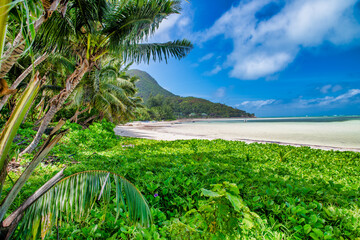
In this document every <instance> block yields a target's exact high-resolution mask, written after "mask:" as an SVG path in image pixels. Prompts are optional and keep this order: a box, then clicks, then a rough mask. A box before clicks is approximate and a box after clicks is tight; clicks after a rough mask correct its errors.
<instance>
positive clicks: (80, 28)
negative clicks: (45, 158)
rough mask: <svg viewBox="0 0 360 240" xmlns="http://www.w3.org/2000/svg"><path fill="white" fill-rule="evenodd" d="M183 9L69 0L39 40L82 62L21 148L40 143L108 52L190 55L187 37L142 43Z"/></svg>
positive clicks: (155, 3)
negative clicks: (37, 128)
mask: <svg viewBox="0 0 360 240" xmlns="http://www.w3.org/2000/svg"><path fill="white" fill-rule="evenodd" d="M179 11H180V1H177V0H126V1H114V0H113V1H107V0H73V1H71V2H69V4H68V9H67V12H66V16H65V18H63V17H62V16H60V14H59V13H57V12H54V14H53V16H52V17H51V18H50V19H49V20H48V21H47V22H45V23H44V24H43V25H42V27H41V28H40V29H39V32H38V34H37V37H38V41H37V46H38V47H39V48H40V49H45V50H51V49H54V48H56V49H57V51H63V52H68V53H71V54H74V55H76V56H77V68H76V70H75V71H74V72H73V73H72V74H71V75H70V76H69V77H68V78H67V79H66V88H64V89H63V90H62V91H61V92H60V93H59V94H58V95H56V96H55V97H53V99H52V100H51V102H50V107H49V110H48V112H47V113H46V115H45V116H44V119H43V121H42V123H41V126H40V127H39V130H38V132H37V134H36V136H35V138H34V140H33V141H32V143H31V144H30V145H29V146H28V147H27V148H26V149H25V150H24V151H23V152H22V154H23V153H29V152H31V151H33V150H34V149H35V147H36V146H37V144H38V143H39V141H40V139H41V136H42V134H43V133H44V131H45V129H46V127H47V126H48V124H49V123H50V122H51V120H52V118H53V117H54V115H55V114H56V112H57V111H58V110H59V109H60V108H61V107H62V105H63V103H64V102H65V101H66V100H67V99H68V97H69V96H70V94H71V93H72V92H73V91H74V89H75V87H76V86H77V85H78V84H79V82H80V81H81V79H82V78H83V76H84V75H85V74H86V73H87V72H90V71H91V70H92V69H93V68H94V67H95V66H97V65H98V64H99V63H100V61H101V60H102V59H103V58H109V57H110V56H113V57H116V58H121V59H123V60H124V61H125V62H129V61H135V62H141V61H145V62H149V61H150V60H151V59H152V60H159V61H161V60H165V61H167V59H168V58H169V57H175V58H178V59H181V58H183V57H185V56H186V55H187V53H188V52H189V51H190V50H191V48H192V44H191V43H190V42H189V41H187V40H181V41H180V40H177V41H174V42H167V43H161V44H158V43H143V41H144V40H146V39H147V38H148V37H149V36H151V35H152V34H153V33H154V32H155V31H156V29H157V28H158V27H159V24H160V23H161V21H162V20H164V19H165V18H166V17H167V16H169V15H171V14H176V13H179Z"/></svg>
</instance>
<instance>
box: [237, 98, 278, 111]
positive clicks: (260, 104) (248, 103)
mask: <svg viewBox="0 0 360 240" xmlns="http://www.w3.org/2000/svg"><path fill="white" fill-rule="evenodd" d="M275 101H276V100H275V99H268V100H257V101H244V102H242V103H240V104H237V105H236V106H237V107H240V106H245V107H248V108H257V109H258V108H261V107H263V106H266V105H270V104H273V103H274V102H275Z"/></svg>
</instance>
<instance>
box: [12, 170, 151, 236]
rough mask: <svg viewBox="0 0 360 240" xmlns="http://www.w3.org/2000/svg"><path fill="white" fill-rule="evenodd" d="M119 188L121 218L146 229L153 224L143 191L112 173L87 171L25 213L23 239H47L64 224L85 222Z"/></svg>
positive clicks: (72, 176) (53, 190)
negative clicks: (90, 212)
mask: <svg viewBox="0 0 360 240" xmlns="http://www.w3.org/2000/svg"><path fill="white" fill-rule="evenodd" d="M112 185H114V188H115V193H116V196H115V201H116V210H117V216H116V220H115V223H116V221H117V218H118V217H119V213H120V212H121V209H123V210H124V211H126V212H127V213H128V216H129V219H130V220H131V221H132V222H133V223H135V222H138V223H140V224H141V225H142V226H149V225H150V224H151V222H152V219H151V213H150V209H149V206H148V203H147V201H146V199H145V198H144V196H143V195H142V194H141V193H140V191H139V190H138V189H137V188H136V187H135V186H134V185H133V184H132V183H130V182H129V181H128V180H126V179H125V178H124V177H122V176H119V175H118V174H115V173H111V172H108V171H97V170H96V171H86V172H80V173H77V174H74V175H71V176H69V177H67V178H64V179H63V180H61V181H60V182H59V183H57V184H56V185H55V186H54V187H53V188H51V189H50V190H49V191H48V192H47V193H46V194H44V195H43V196H42V197H41V198H39V199H38V200H37V201H36V202H35V203H34V204H33V205H32V206H31V207H30V208H29V209H28V210H27V211H26V213H25V215H24V218H23V220H22V222H21V224H20V231H19V235H20V236H18V237H19V238H20V239H26V238H30V237H32V238H34V239H35V238H36V237H38V236H39V235H41V237H42V238H43V237H45V235H47V234H48V233H49V232H50V231H51V229H52V227H53V226H54V225H57V226H61V224H62V222H63V221H66V222H70V221H73V220H74V219H75V220H78V221H81V219H84V218H85V217H86V215H87V214H88V213H89V211H90V210H91V209H92V207H93V206H94V204H95V202H96V201H99V200H100V199H102V200H103V203H104V204H109V202H110V200H111V186H112Z"/></svg>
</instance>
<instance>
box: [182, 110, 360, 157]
mask: <svg viewBox="0 0 360 240" xmlns="http://www.w3.org/2000/svg"><path fill="white" fill-rule="evenodd" d="M186 125H188V129H187V128H186V127H185V126H186ZM183 126H184V127H182V128H181V129H180V128H179V129H178V130H179V131H182V132H183V133H186V132H187V131H189V134H190V133H192V132H193V133H195V132H196V133H199V134H202V135H206V136H209V137H211V138H223V139H232V140H240V141H241V140H245V141H246V140H255V141H260V142H261V141H263V142H279V143H290V144H299V145H312V146H324V147H330V148H331V147H334V148H347V149H353V150H359V151H360V116H322V117H274V118H227V119H226V118H223V119H198V120H193V121H189V122H187V123H184V125H183ZM190 131H191V132H190Z"/></svg>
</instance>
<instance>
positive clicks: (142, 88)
mask: <svg viewBox="0 0 360 240" xmlns="http://www.w3.org/2000/svg"><path fill="white" fill-rule="evenodd" d="M127 73H128V74H129V75H130V76H131V77H133V76H137V77H139V78H140V80H139V81H138V82H137V83H136V87H137V88H138V89H139V93H138V96H140V97H142V99H143V100H144V102H145V103H146V102H147V100H148V99H149V97H150V96H156V95H158V94H160V95H162V96H165V97H172V96H175V95H174V94H172V93H171V92H169V91H168V90H166V89H164V88H163V87H161V86H160V85H159V84H158V82H157V81H156V80H155V79H154V78H153V77H152V76H150V75H149V74H148V73H147V72H144V71H141V70H137V69H131V70H128V71H127Z"/></svg>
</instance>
